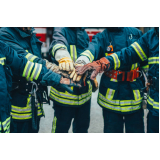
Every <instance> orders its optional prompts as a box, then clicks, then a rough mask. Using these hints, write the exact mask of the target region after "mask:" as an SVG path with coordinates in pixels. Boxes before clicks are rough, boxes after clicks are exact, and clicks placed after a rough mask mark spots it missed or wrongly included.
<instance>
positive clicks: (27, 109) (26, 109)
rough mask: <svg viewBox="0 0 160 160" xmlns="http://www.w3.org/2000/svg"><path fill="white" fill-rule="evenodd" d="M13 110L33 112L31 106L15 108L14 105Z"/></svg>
mask: <svg viewBox="0 0 160 160" xmlns="http://www.w3.org/2000/svg"><path fill="white" fill-rule="evenodd" d="M12 111H17V112H31V108H25V109H24V108H15V107H14V106H12Z"/></svg>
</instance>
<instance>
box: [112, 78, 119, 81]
mask: <svg viewBox="0 0 160 160" xmlns="http://www.w3.org/2000/svg"><path fill="white" fill-rule="evenodd" d="M110 81H112V82H118V81H117V79H114V78H111V79H110Z"/></svg>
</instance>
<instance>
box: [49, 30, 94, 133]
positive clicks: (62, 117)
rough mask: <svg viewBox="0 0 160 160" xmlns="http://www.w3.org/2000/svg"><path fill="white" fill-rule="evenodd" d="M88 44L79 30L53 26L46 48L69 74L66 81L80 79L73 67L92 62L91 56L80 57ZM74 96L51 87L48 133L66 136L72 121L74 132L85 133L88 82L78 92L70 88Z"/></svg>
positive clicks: (89, 91)
mask: <svg viewBox="0 0 160 160" xmlns="http://www.w3.org/2000/svg"><path fill="white" fill-rule="evenodd" d="M88 44H89V37H88V35H87V33H86V31H85V30H84V28H82V27H72V28H71V27H59V28H58V27H56V28H55V29H54V33H53V41H52V43H51V46H50V53H51V55H52V58H54V59H55V60H56V62H57V63H58V64H59V68H60V69H61V70H63V71H68V72H70V78H73V81H75V82H79V81H80V80H81V78H82V77H81V76H77V74H76V73H75V69H74V66H75V65H84V64H87V63H89V62H92V60H93V56H92V55H90V57H87V56H80V53H81V52H83V51H84V50H85V49H86V48H87V47H88ZM72 89H73V91H74V94H69V93H68V92H66V91H65V90H64V89H59V88H58V87H55V88H53V87H51V90H50V98H51V99H52V100H53V108H54V119H53V126H52V132H55V133H62V132H64V133H67V132H68V130H69V128H70V125H71V122H72V119H74V121H73V132H74V133H86V132H88V128H89V123H90V106H91V95H92V83H91V81H90V80H88V81H87V82H86V83H85V84H84V85H83V86H82V87H81V88H80V89H79V88H76V87H72Z"/></svg>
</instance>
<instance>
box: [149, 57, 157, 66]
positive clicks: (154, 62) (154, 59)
mask: <svg viewBox="0 0 160 160" xmlns="http://www.w3.org/2000/svg"><path fill="white" fill-rule="evenodd" d="M148 64H159V57H149V58H148Z"/></svg>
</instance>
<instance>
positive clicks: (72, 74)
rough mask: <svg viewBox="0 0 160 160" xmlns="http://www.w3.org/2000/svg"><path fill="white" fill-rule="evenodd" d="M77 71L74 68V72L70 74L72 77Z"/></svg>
mask: <svg viewBox="0 0 160 160" xmlns="http://www.w3.org/2000/svg"><path fill="white" fill-rule="evenodd" d="M75 72H76V71H75V69H74V70H73V72H72V73H71V75H70V78H73V76H74V74H75Z"/></svg>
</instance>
